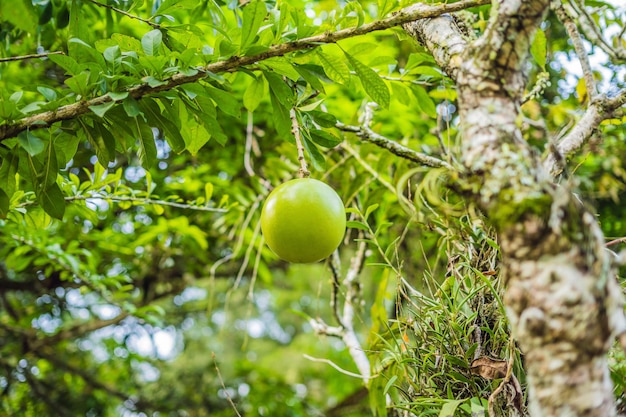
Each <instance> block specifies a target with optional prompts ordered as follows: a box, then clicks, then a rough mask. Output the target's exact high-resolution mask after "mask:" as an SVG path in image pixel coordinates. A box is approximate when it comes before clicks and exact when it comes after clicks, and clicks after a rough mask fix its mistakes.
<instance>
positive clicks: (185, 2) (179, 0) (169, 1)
mask: <svg viewBox="0 0 626 417" xmlns="http://www.w3.org/2000/svg"><path fill="white" fill-rule="evenodd" d="M197 5H198V1H197V0H165V1H164V2H163V3H161V6H159V8H158V9H157V11H156V12H155V13H154V14H153V15H152V17H155V16H162V15H164V14H167V13H172V12H175V11H176V10H184V9H191V8H193V7H196V6H197Z"/></svg>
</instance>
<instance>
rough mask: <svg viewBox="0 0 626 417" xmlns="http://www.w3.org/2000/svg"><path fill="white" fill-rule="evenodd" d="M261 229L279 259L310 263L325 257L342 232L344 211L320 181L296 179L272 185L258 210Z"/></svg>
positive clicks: (343, 230)
mask: <svg viewBox="0 0 626 417" xmlns="http://www.w3.org/2000/svg"><path fill="white" fill-rule="evenodd" d="M261 230H262V231H263V236H265V240H266V242H267V245H268V246H269V247H270V249H271V250H272V251H273V252H274V253H275V254H276V255H278V257H279V258H281V259H283V260H285V261H289V262H295V263H311V262H317V261H320V260H322V259H324V258H327V257H328V256H329V255H330V254H331V253H333V251H334V250H335V249H337V247H338V246H339V244H340V243H341V239H343V235H344V233H345V231H346V210H345V208H344V206H343V202H342V201H341V198H340V197H339V195H337V193H336V192H335V190H333V189H332V188H331V187H330V186H328V185H327V184H325V183H323V182H322V181H319V180H315V179H312V178H299V179H294V180H290V181H287V182H285V183H283V184H281V185H279V186H278V187H276V188H275V189H274V190H273V191H272V192H271V193H270V195H269V196H268V197H267V200H265V204H264V205H263V210H262V211H261Z"/></svg>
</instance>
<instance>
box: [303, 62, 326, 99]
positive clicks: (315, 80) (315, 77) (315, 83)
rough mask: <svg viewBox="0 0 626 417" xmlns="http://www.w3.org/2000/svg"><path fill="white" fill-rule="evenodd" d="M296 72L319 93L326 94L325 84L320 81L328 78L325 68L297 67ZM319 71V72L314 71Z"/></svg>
mask: <svg viewBox="0 0 626 417" xmlns="http://www.w3.org/2000/svg"><path fill="white" fill-rule="evenodd" d="M295 68H296V70H297V71H298V73H299V74H300V76H301V77H302V78H304V80H305V81H306V82H307V83H309V85H310V86H311V87H312V88H314V89H315V90H317V91H321V92H322V93H323V92H324V84H322V82H321V81H320V78H326V77H325V76H324V73H323V71H322V70H323V68H321V67H319V66H314V65H307V66H303V65H297V66H296V67H295ZM315 69H319V71H314V70H315Z"/></svg>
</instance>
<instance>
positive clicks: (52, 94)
mask: <svg viewBox="0 0 626 417" xmlns="http://www.w3.org/2000/svg"><path fill="white" fill-rule="evenodd" d="M37 91H39V92H40V93H41V95H42V96H44V97H45V99H46V100H48V101H54V100H56V99H57V93H56V91H54V90H53V89H51V88H48V87H43V86H38V87H37Z"/></svg>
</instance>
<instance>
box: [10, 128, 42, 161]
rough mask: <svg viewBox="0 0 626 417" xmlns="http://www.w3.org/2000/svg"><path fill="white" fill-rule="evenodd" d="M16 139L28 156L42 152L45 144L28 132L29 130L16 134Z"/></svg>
mask: <svg viewBox="0 0 626 417" xmlns="http://www.w3.org/2000/svg"><path fill="white" fill-rule="evenodd" d="M17 140H18V141H19V143H20V145H21V146H22V148H24V149H25V150H26V152H28V153H29V154H30V156H35V155H37V154H39V153H41V152H43V150H44V148H45V147H46V144H45V143H44V142H43V141H42V140H41V139H39V138H38V137H37V136H35V135H33V134H32V133H30V131H26V132H22V133H20V134H19V135H18V137H17Z"/></svg>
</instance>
